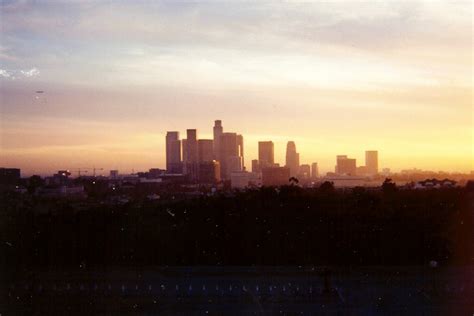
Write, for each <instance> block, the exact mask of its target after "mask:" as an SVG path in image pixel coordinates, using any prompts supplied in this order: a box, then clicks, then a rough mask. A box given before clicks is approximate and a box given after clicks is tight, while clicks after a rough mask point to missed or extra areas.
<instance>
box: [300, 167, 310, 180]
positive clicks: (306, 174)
mask: <svg viewBox="0 0 474 316" xmlns="http://www.w3.org/2000/svg"><path fill="white" fill-rule="evenodd" d="M298 176H299V177H301V178H302V179H309V178H310V177H311V166H310V165H301V166H300V169H299V172H298Z"/></svg>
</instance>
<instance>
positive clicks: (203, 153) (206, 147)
mask: <svg viewBox="0 0 474 316" xmlns="http://www.w3.org/2000/svg"><path fill="white" fill-rule="evenodd" d="M213 160H214V148H213V141H212V139H200V140H198V161H199V162H209V161H213Z"/></svg>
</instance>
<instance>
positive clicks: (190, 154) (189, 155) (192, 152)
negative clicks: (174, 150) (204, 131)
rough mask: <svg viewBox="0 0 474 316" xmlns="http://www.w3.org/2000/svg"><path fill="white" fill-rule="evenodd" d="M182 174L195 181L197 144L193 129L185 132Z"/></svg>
mask: <svg viewBox="0 0 474 316" xmlns="http://www.w3.org/2000/svg"><path fill="white" fill-rule="evenodd" d="M183 158H184V159H183V164H184V173H185V174H188V175H190V178H191V180H196V179H197V164H198V142H197V131H196V130H195V129H188V130H186V141H184V140H183Z"/></svg>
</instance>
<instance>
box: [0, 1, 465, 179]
mask: <svg viewBox="0 0 474 316" xmlns="http://www.w3.org/2000/svg"><path fill="white" fill-rule="evenodd" d="M472 9H473V8H472V3H469V2H465V3H458V4H453V3H450V2H448V1H446V2H432V1H420V2H377V3H372V2H369V1H367V2H356V1H353V2H339V1H336V2H335V3H332V4H328V3H322V2H321V3H273V4H272V3H269V2H259V3H253V2H252V3H250V2H248V3H247V2H245V3H238V2H232V3H231V4H229V3H226V4H224V3H220V2H205V3H201V2H186V3H179V4H178V3H176V4H175V3H173V2H169V3H156V4H151V3H149V2H138V3H134V2H117V3H99V2H86V3H84V4H83V3H80V2H73V4H71V3H68V2H61V1H50V2H44V3H41V2H31V3H30V2H28V1H19V2H11V1H2V2H1V5H0V25H1V29H0V34H1V37H0V104H1V108H0V111H1V120H0V124H1V125H0V146H1V155H0V164H1V165H2V166H4V167H19V168H21V169H22V173H24V174H33V173H38V174H45V173H50V172H51V171H56V170H59V169H72V168H78V167H91V166H96V167H100V168H104V170H109V169H119V170H121V171H122V170H123V172H131V170H132V169H134V170H138V169H143V170H145V169H148V168H151V167H160V168H164V165H165V157H164V156H165V135H166V131H170V130H177V131H181V132H182V133H183V134H184V132H185V130H186V129H187V128H196V129H197V130H198V135H199V137H200V138H212V126H213V122H214V120H215V119H221V120H222V122H223V126H224V129H226V130H232V131H236V132H238V133H240V134H242V135H243V136H244V143H245V161H246V167H247V168H248V169H249V168H250V165H249V164H250V161H251V160H252V159H255V158H256V157H257V146H258V144H257V143H258V141H262V140H272V141H273V142H274V143H275V160H276V161H277V162H281V163H284V160H285V147H286V143H287V142H288V141H289V140H293V141H295V143H296V146H297V148H298V151H299V152H300V154H301V162H302V163H311V162H314V161H317V162H318V163H319V166H320V170H321V171H322V172H325V171H332V170H333V169H334V164H335V156H336V155H338V154H348V155H350V156H351V157H354V158H357V160H358V161H361V162H362V161H363V159H364V154H365V150H370V149H375V150H378V151H379V153H380V154H379V155H380V156H379V159H380V167H381V168H384V167H390V168H391V169H392V170H400V169H407V168H414V167H417V168H422V169H430V170H434V171H438V170H445V171H460V172H469V171H470V170H474V159H473V150H474V145H473V137H474V128H473V113H474V107H473V99H472V87H473V82H472V74H473V64H472V58H473V54H472V53H473V51H472V49H473V42H472V35H473V34H472V12H473V11H472ZM37 91H44V92H43V93H37Z"/></svg>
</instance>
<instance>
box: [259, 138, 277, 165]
mask: <svg viewBox="0 0 474 316" xmlns="http://www.w3.org/2000/svg"><path fill="white" fill-rule="evenodd" d="M274 163H275V157H274V146H273V142H272V141H264V142H258V164H259V166H260V168H266V167H272V166H273V164H274Z"/></svg>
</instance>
